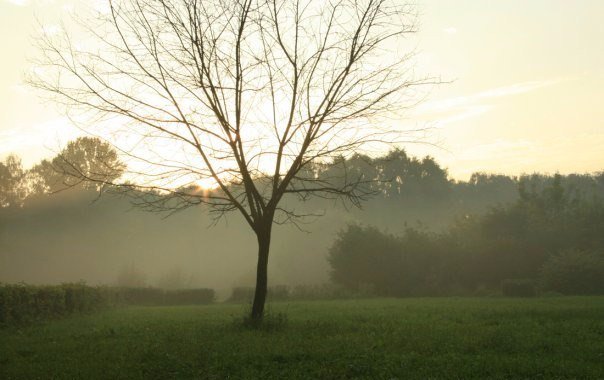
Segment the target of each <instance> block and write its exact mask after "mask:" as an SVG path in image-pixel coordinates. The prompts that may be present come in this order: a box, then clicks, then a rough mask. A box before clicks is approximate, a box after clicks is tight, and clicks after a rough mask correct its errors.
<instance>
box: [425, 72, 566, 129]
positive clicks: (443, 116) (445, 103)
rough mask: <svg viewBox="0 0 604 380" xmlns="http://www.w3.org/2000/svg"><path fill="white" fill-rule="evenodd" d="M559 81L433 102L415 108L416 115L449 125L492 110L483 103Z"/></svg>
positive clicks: (508, 87)
mask: <svg viewBox="0 0 604 380" xmlns="http://www.w3.org/2000/svg"><path fill="white" fill-rule="evenodd" d="M560 81H561V80H560V79H552V80H545V81H529V82H521V83H515V84H511V85H508V86H502V87H495V88H492V89H488V90H484V91H480V92H477V93H475V94H471V95H468V96H458V97H455V98H448V99H440V100H434V101H430V102H427V103H424V104H422V105H420V106H419V107H417V109H416V115H418V116H429V117H430V118H434V117H437V118H438V123H439V124H441V125H443V124H449V123H452V122H457V121H460V120H464V119H468V118H471V117H475V116H478V115H481V114H484V113H486V112H488V111H489V110H491V109H493V108H494V106H493V105H491V104H486V103H485V101H487V100H493V99H497V98H502V97H508V96H513V95H520V94H524V93H528V92H531V91H535V90H538V89H540V88H544V87H547V86H551V85H554V84H557V83H559V82H560Z"/></svg>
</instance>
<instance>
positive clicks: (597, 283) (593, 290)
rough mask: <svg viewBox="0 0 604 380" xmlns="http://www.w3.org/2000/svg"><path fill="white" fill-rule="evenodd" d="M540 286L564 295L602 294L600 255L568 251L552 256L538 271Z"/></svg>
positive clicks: (603, 263) (603, 258) (603, 262)
mask: <svg viewBox="0 0 604 380" xmlns="http://www.w3.org/2000/svg"><path fill="white" fill-rule="evenodd" d="M540 284H541V287H542V288H543V290H545V291H549V292H558V293H562V294H567V295H596V294H604V255H603V254H598V253H597V252H592V251H581V250H571V251H565V252H562V253H560V254H558V255H556V256H553V257H551V258H550V259H549V260H548V261H547V262H546V263H545V264H544V265H543V267H542V269H541V274H540Z"/></svg>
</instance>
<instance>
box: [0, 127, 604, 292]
mask: <svg viewBox="0 0 604 380" xmlns="http://www.w3.org/2000/svg"><path fill="white" fill-rule="evenodd" d="M66 162H69V163H70V165H73V164H74V163H76V164H77V166H78V167H77V171H78V172H85V173H88V174H89V175H90V176H103V178H109V179H115V178H118V177H120V176H121V175H122V172H123V171H124V169H125V165H124V164H123V163H121V162H120V161H119V159H118V155H117V153H116V152H115V151H113V150H112V149H111V147H110V146H109V145H107V144H105V143H103V142H101V141H100V140H97V139H93V138H80V139H78V140H75V141H73V142H71V143H70V144H68V145H67V147H66V148H65V149H64V150H63V151H62V152H61V153H60V154H59V155H57V157H55V158H53V159H51V160H44V161H42V162H41V163H39V164H38V165H36V166H34V167H32V168H31V169H29V170H25V169H24V168H23V167H22V165H21V161H20V159H19V158H18V157H16V156H9V157H8V158H6V159H5V160H4V162H1V163H0V206H1V207H0V282H9V283H11V282H20V281H24V282H28V283H44V284H48V283H61V282H67V281H78V280H84V281H86V282H88V283H91V284H116V283H117V284H121V285H132V286H141V285H149V286H160V287H164V288H182V287H211V288H215V289H217V290H218V292H219V294H220V292H221V291H223V294H226V293H225V292H227V289H230V288H231V287H233V286H247V285H251V284H252V283H253V279H254V272H253V269H254V267H255V264H254V263H255V259H256V257H255V254H256V251H255V245H254V240H253V239H254V237H253V236H252V235H251V234H250V233H249V232H248V231H247V229H246V228H244V227H245V226H243V224H242V221H240V219H239V217H238V216H237V215H235V214H232V215H229V216H228V217H227V218H226V219H221V220H219V221H215V220H213V219H212V216H211V215H208V214H207V213H206V212H205V210H204V207H203V206H199V207H190V208H187V209H184V210H182V211H180V212H178V213H175V214H173V215H168V214H167V213H161V212H159V213H157V212H146V211H145V210H143V209H141V208H139V207H136V206H134V205H133V203H132V202H133V201H134V202H135V203H136V202H137V201H139V202H140V200H141V199H147V200H148V199H149V197H151V198H152V199H160V198H161V197H162V195H161V194H158V193H145V192H143V191H140V190H139V191H138V192H137V196H136V197H134V198H132V197H128V196H125V195H124V191H122V190H120V189H117V188H112V187H110V186H104V187H103V186H99V185H97V184H94V183H89V182H85V181H81V180H79V179H78V178H77V176H75V175H70V171H73V170H74V169H76V168H74V167H71V166H70V165H66V164H65V163H66ZM344 167H346V168H347V173H353V174H352V175H355V176H357V177H358V178H359V179H362V180H364V181H366V183H367V185H366V186H367V194H368V195H370V196H368V198H369V199H368V200H367V201H366V202H364V203H362V205H361V208H360V209H358V208H356V207H354V205H350V204H342V203H337V202H334V201H332V200H328V199H309V200H307V201H305V202H302V201H301V200H299V199H295V198H292V199H290V200H287V202H291V203H290V204H293V205H294V206H295V209H296V210H299V212H300V213H302V214H309V215H322V216H320V217H319V216H318V217H309V218H307V219H306V220H304V221H303V223H299V224H297V225H291V224H289V225H283V226H281V225H280V226H277V227H276V231H275V233H274V241H273V246H272V247H273V250H272V253H271V255H272V261H271V265H270V268H269V271H270V273H269V276H270V282H271V284H274V285H277V284H279V285H300V284H322V283H327V282H329V281H330V280H333V281H334V282H336V283H339V284H341V285H342V286H348V287H351V288H358V287H360V286H364V285H366V284H368V285H370V286H371V287H372V288H373V289H377V291H379V292H380V293H381V294H387V295H422V294H451V293H455V291H456V289H471V290H473V291H475V290H476V289H482V288H494V287H498V286H499V284H500V283H501V282H502V281H505V280H509V279H520V278H531V279H532V278H537V277H539V276H540V275H541V273H542V272H543V270H544V269H543V268H544V265H545V264H546V263H547V262H548V260H549V261H550V262H551V260H550V259H551V258H552V257H556V258H560V257H562V256H560V255H566V256H568V255H569V254H568V252H570V251H572V250H575V251H577V250H579V251H581V252H586V251H589V252H591V251H597V252H598V253H597V254H596V256H597V257H600V258H602V256H603V255H604V253H603V252H604V206H603V204H604V173H596V174H571V175H543V174H531V175H522V176H518V177H512V176H507V175H501V174H487V173H476V174H473V175H472V176H471V178H470V179H469V180H468V181H456V180H453V179H451V178H449V176H448V174H447V170H446V169H444V168H442V167H441V166H440V165H439V164H438V163H437V162H436V161H435V160H434V159H432V158H430V157H425V158H423V159H418V158H415V157H410V156H408V155H407V154H406V153H405V151H403V150H394V151H391V152H389V153H388V154H386V155H384V156H382V157H377V158H371V157H367V156H363V155H356V156H354V157H350V158H346V159H345V158H342V159H340V160H338V161H335V162H330V163H325V164H322V165H320V166H315V167H312V168H309V169H308V171H309V173H308V175H317V176H320V175H323V174H329V175H333V172H334V171H338V170H340V171H342V170H343V168H344ZM215 222H216V223H215ZM214 223H215V224H216V225H213V224H214ZM301 230H302V231H301ZM355 239H357V240H355ZM359 250H362V252H360V251H359ZM354 255H357V256H355V257H357V258H356V260H357V261H356V264H355V262H354V260H351V257H352V256H354ZM364 255H365V256H368V258H367V257H365V258H363V256H364ZM388 255H390V256H391V257H390V259H388V258H387V257H388ZM578 255H579V256H581V255H583V256H582V258H580V260H587V261H589V260H592V259H593V258H592V259H589V258H585V257H584V256H585V254H583V253H581V254H578ZM598 255H599V256H598ZM575 256H577V254H575ZM588 256H589V255H588ZM363 260H369V261H363ZM388 260H394V261H388ZM405 260H406V261H405ZM560 260H562V259H560ZM569 260H573V259H569ZM577 260H579V259H577ZM596 261H597V259H596ZM600 261H601V260H600ZM371 262H373V263H376V264H375V266H374V267H371V265H369V264H367V263H371ZM598 262H599V261H598ZM554 264H555V263H554ZM554 264H548V265H550V266H552V265H554ZM361 268H365V270H366V271H367V270H369V269H368V268H371V269H370V270H369V271H376V273H380V274H381V275H380V276H381V277H380V276H378V275H377V274H375V273H374V274H370V273H369V274H368V273H361V272H358V271H359V270H361ZM355 271H357V272H358V273H357V272H355ZM353 273H356V274H355V275H354V276H353V275H352V274H353ZM378 277H380V278H381V280H376V279H377V278H378ZM363 278H365V280H363ZM351 279H353V280H351ZM380 281H381V282H380ZM364 283H366V284H364Z"/></svg>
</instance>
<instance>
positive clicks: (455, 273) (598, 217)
mask: <svg viewBox="0 0 604 380" xmlns="http://www.w3.org/2000/svg"><path fill="white" fill-rule="evenodd" d="M563 183H564V178H563V177H562V176H559V175H557V176H555V177H554V178H553V179H552V180H551V181H549V184H547V185H546V186H544V187H543V186H541V187H537V186H534V182H533V183H531V182H525V181H521V182H520V184H519V190H518V192H519V199H518V200H517V201H516V202H514V203H512V204H509V205H505V206H504V205H500V206H497V207H493V208H491V209H490V210H489V211H488V212H486V213H484V214H481V215H466V216H463V217H460V218H459V219H458V220H457V221H456V222H455V223H453V224H452V225H451V227H450V228H449V229H447V230H446V231H444V232H434V231H429V230H426V229H418V228H413V227H407V228H405V229H404V230H403V231H402V233H400V234H391V233H387V232H383V231H381V230H380V229H378V228H375V227H370V226H362V225H349V226H348V227H347V228H345V229H344V230H342V231H341V232H340V234H339V235H338V238H337V239H336V241H335V242H334V243H333V245H332V246H331V248H330V250H329V262H330V264H331V267H332V273H331V274H332V279H333V281H334V282H335V283H337V284H341V285H343V286H345V287H347V288H349V289H360V288H363V287H370V288H371V289H373V290H374V291H375V292H376V293H377V294H380V295H392V296H421V295H453V294H481V293H494V292H495V293H496V292H499V291H500V290H503V292H504V294H509V295H520V294H524V295H532V294H534V293H535V291H541V292H556V293H561V294H582V295H590V294H604V201H603V199H602V198H601V196H598V195H601V194H596V193H588V192H583V191H578V189H577V188H573V187H564V186H563ZM502 285H503V288H502V287H501V286H502Z"/></svg>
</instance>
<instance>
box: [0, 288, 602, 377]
mask: <svg viewBox="0 0 604 380" xmlns="http://www.w3.org/2000/svg"><path fill="white" fill-rule="evenodd" d="M270 311H271V313H273V314H274V315H275V314H278V313H281V312H285V313H286V314H287V322H286V323H285V324H284V325H283V326H281V328H278V329H275V330H271V331H258V330H248V329H244V328H243V327H241V325H240V324H237V323H236V322H234V321H235V320H237V319H238V318H240V317H241V316H242V315H243V312H244V307H243V306H242V305H228V304H224V305H223V304H218V305H209V306H197V307H156V308H151V307H148V308H143V307H141V308H128V309H118V310H110V311H106V312H102V313H99V314H94V315H83V316H75V317H71V318H69V319H63V320H58V321H53V322H49V323H47V324H44V325H38V326H32V327H28V328H24V329H19V330H14V329H13V330H8V329H5V330H0V378H2V379H37V378H40V379H47V378H56V379H95V378H98V379H172V378H179V379H190V378H200V379H206V378H208V379H226V378H232V379H255V378H259V379H317V378H321V379H348V378H351V379H352V378H359V379H408V378H414V379H427V378H447V379H452V378H463V379H467V378H481V379H484V378H543V379H554V378H581V379H583V378H591V379H598V378H601V379H604V298H603V297H589V298H588V297H585V298H575V297H568V298H538V299H505V298H434V299H377V300H347V301H317V302H291V303H278V304H274V305H270Z"/></svg>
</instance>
